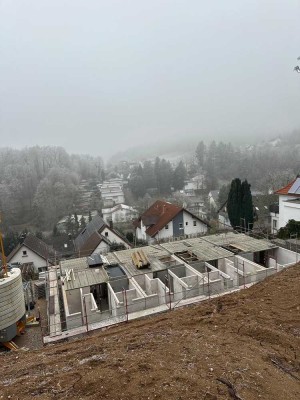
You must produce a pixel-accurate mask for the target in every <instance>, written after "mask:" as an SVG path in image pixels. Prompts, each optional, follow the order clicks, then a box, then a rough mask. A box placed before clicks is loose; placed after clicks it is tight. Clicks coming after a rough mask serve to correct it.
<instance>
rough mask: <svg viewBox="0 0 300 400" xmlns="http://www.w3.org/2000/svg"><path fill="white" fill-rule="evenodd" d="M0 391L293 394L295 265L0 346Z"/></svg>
mask: <svg viewBox="0 0 300 400" xmlns="http://www.w3.org/2000/svg"><path fill="white" fill-rule="evenodd" d="M0 363H1V364H0V365H1V374H0V398H3V399H7V398H10V399H28V398H32V397H37V398H39V399H66V398H68V399H118V400H122V399H123V400H127V399H142V400H144V399H164V400H165V399H177V400H183V399H204V400H222V399H235V400H239V399H242V400H258V399H262V400H296V399H297V400H299V399H300V264H299V265H298V266H295V267H292V268H289V269H287V270H285V271H283V272H281V273H279V274H277V275H274V276H272V277H270V278H268V279H266V280H265V281H263V282H261V283H259V284H257V285H254V286H252V287H251V288H249V289H245V290H243V291H241V292H238V293H233V294H230V295H226V296H223V297H221V298H219V299H214V300H211V301H207V302H205V303H201V304H198V305H194V306H190V307H184V308H181V309H178V310H176V311H171V312H168V313H164V314H160V315H158V316H154V317H151V318H147V319H142V320H139V321H133V322H129V323H127V324H126V323H124V324H122V325H119V326H116V327H113V328H110V329H107V330H105V331H102V332H96V333H95V332H94V333H93V334H91V335H90V336H85V337H84V338H81V339H77V340H73V341H72V342H69V343H61V344H55V345H49V346H48V347H46V348H43V349H40V350H32V351H27V352H22V351H19V352H17V353H5V354H3V353H2V354H1V355H0Z"/></svg>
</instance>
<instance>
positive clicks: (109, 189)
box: [98, 179, 125, 207]
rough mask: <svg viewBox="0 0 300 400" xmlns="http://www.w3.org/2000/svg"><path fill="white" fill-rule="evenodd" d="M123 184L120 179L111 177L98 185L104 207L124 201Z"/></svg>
mask: <svg viewBox="0 0 300 400" xmlns="http://www.w3.org/2000/svg"><path fill="white" fill-rule="evenodd" d="M123 184H124V182H123V180H122V179H111V180H109V181H105V182H103V183H102V184H101V185H98V187H99V190H100V194H101V198H102V200H103V203H104V206H105V207H113V206H114V205H116V204H122V203H124V201H125V196H124V192H123Z"/></svg>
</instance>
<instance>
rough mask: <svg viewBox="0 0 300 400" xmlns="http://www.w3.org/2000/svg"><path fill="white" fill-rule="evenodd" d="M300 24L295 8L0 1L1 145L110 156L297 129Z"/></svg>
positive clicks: (288, 0) (259, 1)
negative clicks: (188, 140) (139, 147)
mask: <svg viewBox="0 0 300 400" xmlns="http://www.w3.org/2000/svg"><path fill="white" fill-rule="evenodd" d="M299 17H300V1H296V0H285V1H283V0H269V1H264V0H251V1H248V0H242V1H241V0H226V1H224V0H219V1H218V0H215V1H213V2H212V1H207V0H206V1H202V0H183V1H176V0H147V1H146V0H119V1H114V0H106V1H101V0H0V135H1V141H0V146H12V147H16V148H21V147H24V146H32V145H60V146H64V147H65V148H66V149H67V150H68V151H70V152H75V153H90V154H93V155H100V156H103V157H104V158H107V157H108V156H110V155H112V154H113V153H115V152H117V151H119V150H122V149H125V148H127V147H132V146H134V145H136V144H144V143H151V142H157V141H158V140H161V139H164V140H169V139H173V138H174V137H183V136H186V137H189V136H195V135H197V136H199V139H201V138H202V137H208V136H209V137H211V138H213V137H215V138H217V139H219V138H221V137H222V138H223V140H229V139H230V137H231V136H233V137H236V136H238V135H240V136H242V135H245V136H247V135H256V136H257V135H271V136H276V135H277V134H280V133H285V132H289V131H291V130H293V129H298V128H300V112H299V107H300V75H298V74H297V73H296V72H293V68H294V66H295V65H297V57H298V56H300V39H299V38H300V23H299ZM299 63H300V61H299V62H298V64H299Z"/></svg>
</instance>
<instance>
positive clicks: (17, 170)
mask: <svg viewBox="0 0 300 400" xmlns="http://www.w3.org/2000/svg"><path fill="white" fill-rule="evenodd" d="M0 170H1V175H0V210H1V212H2V214H3V215H4V218H3V222H4V223H5V225H6V227H8V226H10V225H11V224H18V225H20V224H23V223H28V221H31V222H32V224H33V225H35V226H39V227H41V228H49V227H50V226H53V223H55V222H57V219H58V218H59V217H61V216H63V215H65V214H68V213H70V212H73V211H74V210H73V205H74V201H75V199H76V195H77V192H78V184H79V182H80V181H81V180H82V179H96V180H98V181H99V180H102V179H103V177H104V167H103V161H102V159H101V158H100V157H91V156H86V155H69V154H68V153H67V152H66V150H65V149H63V148H62V147H39V146H35V147H29V148H25V149H23V150H14V149H9V148H2V149H0Z"/></svg>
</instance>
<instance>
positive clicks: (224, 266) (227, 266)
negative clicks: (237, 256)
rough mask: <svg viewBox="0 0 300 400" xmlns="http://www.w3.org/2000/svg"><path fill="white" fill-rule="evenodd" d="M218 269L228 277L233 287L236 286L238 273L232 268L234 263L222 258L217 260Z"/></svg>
mask: <svg viewBox="0 0 300 400" xmlns="http://www.w3.org/2000/svg"><path fill="white" fill-rule="evenodd" d="M218 269H219V270H220V271H221V272H223V273H225V274H226V275H227V276H229V277H230V279H231V281H232V286H233V287H235V286H237V285H238V281H239V280H238V271H237V269H236V268H235V267H234V263H233V261H232V260H231V259H229V258H223V259H221V260H219V262H218Z"/></svg>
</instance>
